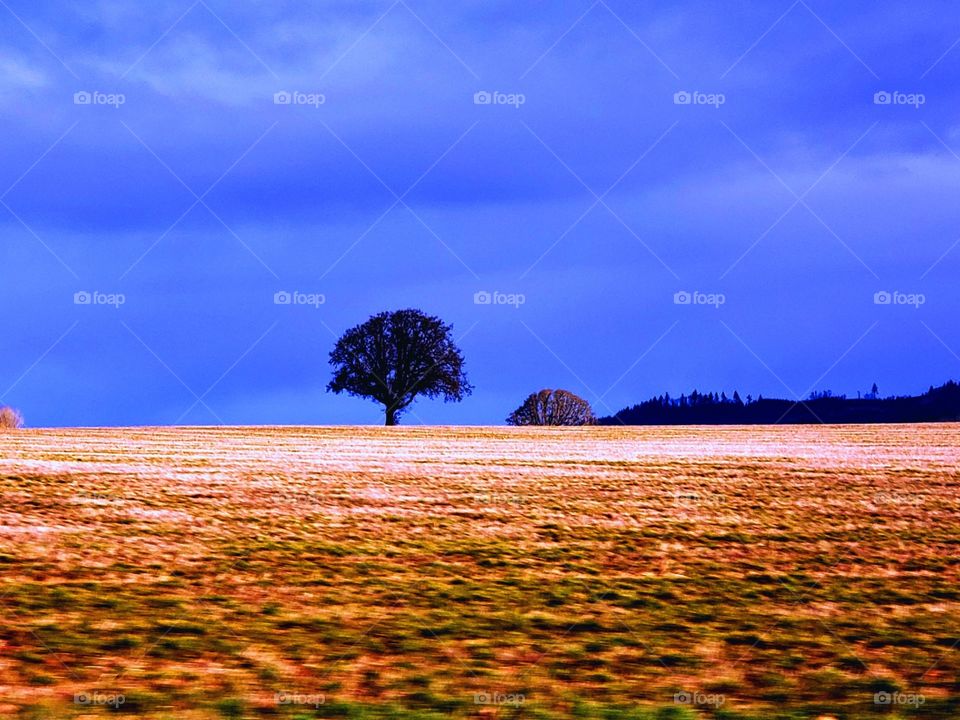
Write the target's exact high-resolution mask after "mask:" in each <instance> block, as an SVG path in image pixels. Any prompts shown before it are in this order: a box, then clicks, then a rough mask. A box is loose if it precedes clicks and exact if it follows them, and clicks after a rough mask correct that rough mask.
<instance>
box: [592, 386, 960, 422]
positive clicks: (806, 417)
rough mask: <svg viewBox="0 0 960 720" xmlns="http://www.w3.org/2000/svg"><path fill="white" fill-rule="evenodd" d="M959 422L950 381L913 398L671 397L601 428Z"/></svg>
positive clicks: (959, 389) (958, 393)
mask: <svg viewBox="0 0 960 720" xmlns="http://www.w3.org/2000/svg"><path fill="white" fill-rule="evenodd" d="M951 421H960V385H958V384H957V383H955V382H954V381H952V380H951V381H949V382H948V383H946V384H945V385H941V386H940V387H937V388H935V387H932V386H931V388H930V390H928V391H927V392H926V393H924V394H923V395H919V396H916V397H912V396H903V397H887V398H880V397H879V396H878V394H877V386H876V385H874V386H873V389H872V391H871V392H870V393H867V394H866V395H864V396H863V397H857V398H848V397H847V396H846V395H834V394H832V393H831V392H829V391H827V392H822V393H812V394H811V395H810V397H809V398H807V399H805V400H780V399H766V398H764V397H762V396H760V397H757V398H756V399H754V398H753V397H751V396H750V395H747V399H746V401H744V400H743V399H741V397H740V394H739V393H737V392H735V393H733V396H732V397H727V395H726V394H725V393H720V394H719V395H717V393H700V392H697V391H696V390H694V391H693V392H692V393H690V394H689V395H681V396H680V397H679V398H673V397H670V395H669V394H664V395H661V396H660V397H655V398H651V399H650V400H647V401H646V402H642V403H640V404H639V405H634V406H633V407H630V408H624V409H623V410H621V411H620V412H618V413H617V414H616V415H613V416H610V417H604V418H600V419H599V421H598V422H599V424H601V425H765V424H775V423H794V424H797V423H917V422H951Z"/></svg>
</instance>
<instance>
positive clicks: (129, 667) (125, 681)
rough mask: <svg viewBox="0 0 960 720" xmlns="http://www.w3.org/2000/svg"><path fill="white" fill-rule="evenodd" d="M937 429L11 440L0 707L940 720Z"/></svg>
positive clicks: (950, 680) (351, 431)
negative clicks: (687, 700) (494, 698)
mask: <svg viewBox="0 0 960 720" xmlns="http://www.w3.org/2000/svg"><path fill="white" fill-rule="evenodd" d="M958 448H960V426H957V425H937V426H913V427H904V426H876V427H858V426H850V427H844V428H837V427H834V428H813V427H800V428H797V427H792V428H710V429H706V428H699V429H698V428H645V429H615V428H589V429H559V430H558V429H554V430H544V429H442V430H438V429H425V428H424V429H417V428H404V429H383V428H371V429H356V428H333V429H302V428H287V429H243V428H236V429H223V430H220V429H195V430H184V429H175V430H173V429H144V430H70V431H50V430H46V431H41V430H25V431H23V432H20V433H16V434H13V435H6V436H2V437H0V458H2V460H0V478H2V480H0V489H2V494H0V717H8V716H10V717H13V716H17V717H25V718H38V719H39V718H66V717H81V716H89V717H99V716H101V715H105V714H108V713H110V711H111V709H110V708H109V707H108V706H95V705H83V704H77V703H75V702H73V700H74V695H75V694H77V693H80V694H83V693H86V694H87V695H88V696H89V697H91V698H94V699H95V700H97V701H100V702H107V703H108V702H109V701H110V700H111V693H115V694H120V695H123V698H124V702H123V704H121V705H119V706H118V707H117V708H116V709H117V710H118V711H119V712H120V714H126V715H127V717H138V716H139V717H149V718H186V719H188V720H189V719H190V718H197V719H200V718H216V717H261V716H263V717H282V718H293V717H296V718H311V717H328V716H336V717H397V718H401V717H447V716H451V715H452V716H460V717H467V716H487V717H491V716H498V717H541V718H552V717H557V718H559V717H570V716H579V717H604V718H605V717H611V718H614V717H616V718H620V717H626V718H630V717H633V718H663V719H667V718H685V717H699V716H702V717H718V718H720V717H723V718H728V719H732V718H741V717H743V718H747V717H749V718H808V717H809V718H814V717H818V716H826V717H836V718H846V719H852V718H872V717H877V716H878V712H879V711H892V712H887V714H886V717H914V716H917V717H931V718H955V717H960V703H958V700H957V698H958V694H960V693H958V690H960V680H958V672H960V655H958V653H960V647H957V648H956V649H955V646H957V644H958V643H960V613H958V609H960V586H958V574H960V552H958V550H960V493H958V487H960V472H958V456H960V449H958ZM682 692H687V693H693V694H695V695H696V697H697V699H698V700H700V701H701V704H700V705H699V706H695V705H690V704H683V703H679V704H678V703H676V702H674V695H675V694H676V693H682ZM884 692H889V693H894V695H893V697H894V699H895V701H900V702H901V704H900V705H896V706H893V707H890V706H877V705H875V704H874V696H875V694H876V693H884ZM96 693H99V695H97V694H96ZM277 693H287V696H285V697H284V696H281V697H280V698H279V699H280V700H281V701H283V700H291V702H278V697H277V695H276V694H277ZM483 693H486V694H488V695H493V694H497V693H499V694H502V696H503V697H501V698H500V699H501V700H507V701H513V704H506V705H493V704H477V703H476V702H475V694H483ZM896 693H901V694H900V695H897V694H896ZM914 695H922V700H923V704H922V705H919V704H918V703H919V701H918V699H917V698H914V700H917V702H915V703H914V704H913V705H910V704H903V703H905V702H908V701H909V700H910V698H911V696H914ZM721 698H722V700H723V704H722V705H720V706H719V707H718V706H717V705H716V704H715V703H714V704H711V703H712V702H713V701H717V702H718V701H719V700H720V699H721ZM521 699H522V700H523V702H522V704H521V703H520V700H521ZM321 700H322V701H323V703H322V704H320V701H321Z"/></svg>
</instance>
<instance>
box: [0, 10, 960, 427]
mask: <svg viewBox="0 0 960 720" xmlns="http://www.w3.org/2000/svg"><path fill="white" fill-rule="evenodd" d="M958 72H960V9H958V8H956V7H954V6H953V5H951V4H949V3H945V2H932V1H927V2H923V1H921V2H914V3H909V4H904V3H897V2H890V1H886V0H882V1H879V2H878V1H877V0H870V1H869V2H867V1H860V0H852V1H851V2H844V3H831V2H825V1H824V0H797V1H796V2H793V3H792V4H791V2H790V1H789V0H784V1H783V2H773V1H771V0H765V1H764V2H726V3H715V2H707V1H706V0H691V1H684V0H681V1H680V2H675V3H669V4H662V3H647V2H635V1H633V0H596V1H595V2H593V1H592V0H582V1H581V0H575V1H571V2H565V3H534V2H522V1H518V0H510V1H509V2H501V1H500V0H484V1H482V2H480V1H476V2H475V1H473V0H460V1H458V2H456V3H451V2H449V1H448V0H443V1H441V0H397V1H395V2H394V1H393V0H382V1H376V2H373V1H371V2H368V1H367V0H349V1H347V0H322V1H318V2H313V3H293V2H283V1H277V0H273V1H271V2H267V1H265V0H264V1H255V2H246V3H233V2H227V1H226V0H176V1H175V0H156V2H153V3H151V4H150V7H149V10H148V11H145V10H144V7H143V6H142V5H141V4H140V3H133V2H129V0H124V1H123V2H118V1H117V0H90V1H89V2H84V3H75V2H67V1H66V0H49V1H48V2H44V3H35V2H30V1H28V0H3V2H2V3H0V128H2V132H3V139H2V142H0V278H2V282H0V303H2V307H3V308H4V310H3V311H2V312H0V352H2V356H0V357H2V362H0V403H2V404H9V405H13V406H15V407H18V408H20V409H21V411H22V412H23V413H24V415H25V417H26V420H27V423H28V424H29V425H31V426H69V425H81V426H106V425H161V424H198V425H213V424H219V423H223V424H354V423H378V422H381V421H382V409H381V408H379V407H378V406H377V405H376V404H375V403H373V402H369V401H365V400H362V399H357V398H351V397H348V396H337V395H333V394H330V393H327V392H326V389H325V388H326V385H327V383H328V382H329V380H330V376H331V371H330V367H329V365H328V354H329V352H330V350H331V348H332V347H333V344H334V342H335V341H336V338H337V337H338V336H339V335H340V334H341V333H342V332H343V331H344V330H346V329H347V328H349V327H352V326H354V325H357V324H359V323H361V322H363V321H364V320H365V319H366V318H367V317H369V316H370V315H372V314H374V313H376V312H379V311H382V310H390V309H400V308H406V307H416V308H420V309H422V310H424V311H425V312H428V313H430V314H435V315H438V316H440V317H442V318H443V319H444V320H446V321H447V322H450V323H452V325H453V332H454V336H455V338H456V339H457V340H458V343H459V345H460V346H461V348H462V349H463V352H464V355H465V357H466V369H467V373H468V376H469V378H470V381H471V382H472V383H473V384H474V386H475V390H474V393H473V395H472V396H471V397H469V398H468V399H467V400H465V401H464V402H462V403H454V404H444V403H443V402H442V401H431V400H421V401H419V402H417V403H416V404H415V405H414V406H413V408H412V410H411V411H410V412H409V413H408V414H407V416H406V417H405V418H404V422H405V423H406V424H418V423H425V424H499V423H502V422H503V420H504V418H505V417H506V415H507V414H509V413H510V411H512V410H513V409H514V408H515V407H517V406H518V405H519V404H520V402H521V401H522V400H523V398H524V397H525V396H526V395H528V394H529V393H531V392H533V391H536V390H539V389H540V388H544V387H551V388H558V387H559V388H566V389H568V390H571V391H573V392H576V393H578V394H580V395H582V396H583V397H585V398H586V399H588V400H589V401H590V402H591V403H592V404H593V406H594V409H595V411H596V412H597V413H598V414H601V415H604V414H611V413H613V412H615V411H616V410H618V409H620V408H622V407H624V406H626V405H630V404H633V403H634V402H638V401H641V400H644V399H646V398H648V397H650V396H653V395H659V394H660V393H663V392H669V393H670V394H671V395H679V394H681V393H684V392H686V393H689V392H690V391H691V390H692V389H694V388H697V389H699V390H701V391H718V392H719V391H721V390H724V391H726V392H727V393H728V394H729V393H732V391H733V390H739V391H740V393H741V395H743V396H746V395H747V394H748V393H750V394H753V395H754V396H756V395H758V394H762V395H764V396H766V397H785V398H790V399H797V398H800V397H806V396H807V395H808V394H809V393H810V392H811V391H813V390H825V389H831V390H833V391H834V392H837V393H847V394H848V395H856V393H857V392H858V391H869V389H870V387H871V385H872V384H873V383H874V382H876V383H877V384H878V386H879V388H880V392H881V394H882V395H889V394H904V393H917V392H922V391H924V390H926V389H927V387H929V386H930V385H936V384H940V383H942V382H944V381H945V380H947V379H949V378H960V325H958V323H957V322H956V318H957V307H958V301H960V284H958V283H957V282H956V280H955V279H956V277H957V274H958V270H960V247H958V245H960V203H958V202H957V197H958V190H960V124H958V122H960V121H958V117H960V116H958V114H957V107H958V101H960V85H958V84H957V83H956V82H953V79H954V78H956V77H957V74H958ZM287 299H289V300H290V302H289V303H284V300H287ZM486 300H490V302H485V301H486Z"/></svg>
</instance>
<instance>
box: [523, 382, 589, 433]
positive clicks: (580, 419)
mask: <svg viewBox="0 0 960 720" xmlns="http://www.w3.org/2000/svg"><path fill="white" fill-rule="evenodd" d="M595 422H596V417H594V414H593V410H592V409H591V408H590V403H588V402H587V401H586V400H584V399H583V398H582V397H578V396H577V395H574V394H573V393H572V392H569V391H567V390H550V389H545V390H541V391H540V392H536V393H531V394H530V395H529V396H528V397H527V399H526V400H524V401H523V404H522V405H521V406H520V407H518V408H517V409H516V410H514V411H513V412H512V413H510V416H509V417H508V418H507V423H508V424H510V425H593V424H594V423H595Z"/></svg>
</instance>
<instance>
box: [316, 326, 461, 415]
mask: <svg viewBox="0 0 960 720" xmlns="http://www.w3.org/2000/svg"><path fill="white" fill-rule="evenodd" d="M452 330H453V328H452V326H450V325H448V324H446V323H444V322H443V321H442V320H441V319H440V318H437V317H433V316H430V315H426V314H424V313H423V312H421V311H420V310H413V309H408V310H397V311H393V312H382V313H379V314H377V315H374V316H373V317H371V318H370V319H369V320H367V321H366V322H365V323H363V324H361V325H357V326H356V327H353V328H351V329H349V330H347V331H346V332H345V333H344V334H343V336H342V337H341V338H340V339H339V340H338V341H337V344H336V346H335V347H334V349H333V351H332V352H331V353H330V364H331V365H332V366H333V369H334V374H333V379H332V380H331V381H330V383H329V385H327V390H328V391H331V392H335V393H341V392H346V393H348V394H350V395H353V396H356V397H365V398H370V399H372V400H376V401H377V402H378V403H380V404H381V405H383V407H384V415H385V420H386V424H387V425H396V424H397V422H398V420H399V418H400V416H401V414H402V413H403V411H404V410H406V409H407V408H408V407H409V406H410V404H411V403H412V402H413V401H414V400H415V399H416V398H417V396H419V395H424V396H426V397H430V398H435V397H443V399H444V401H447V402H450V401H459V400H462V399H463V398H464V397H466V396H467V395H469V394H470V393H471V392H472V391H473V387H472V386H471V385H470V383H469V382H467V376H466V373H465V372H464V369H463V365H464V360H463V354H462V353H461V352H460V349H459V348H458V347H457V345H456V343H455V342H454V340H453V337H452Z"/></svg>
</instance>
